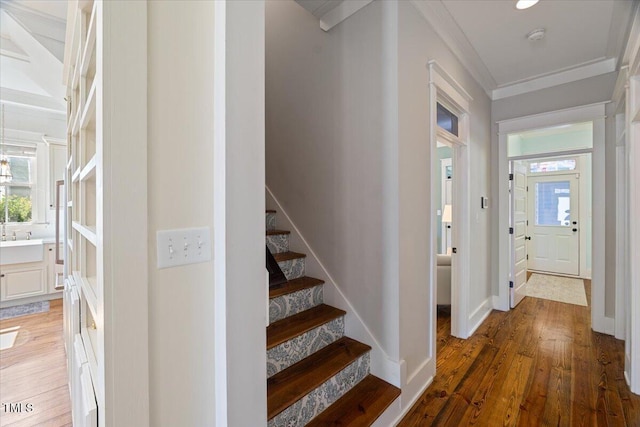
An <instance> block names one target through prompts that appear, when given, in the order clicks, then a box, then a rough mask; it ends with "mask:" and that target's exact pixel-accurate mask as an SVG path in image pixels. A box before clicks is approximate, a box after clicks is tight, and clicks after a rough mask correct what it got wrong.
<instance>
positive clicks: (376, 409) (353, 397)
mask: <svg viewBox="0 0 640 427" xmlns="http://www.w3.org/2000/svg"><path fill="white" fill-rule="evenodd" d="M399 395H400V389H398V388H397V387H394V386H392V385H391V384H389V383H387V382H385V381H383V380H381V379H380V378H378V377H375V376H373V375H368V376H367V377H365V379H363V380H362V381H360V382H359V383H358V384H356V386H355V387H353V388H352V389H351V390H349V391H348V392H347V393H346V394H345V395H344V396H342V397H341V398H340V399H338V401H337V402H335V403H334V404H333V405H331V406H329V407H328V408H327V409H325V410H324V411H323V412H322V413H320V414H319V415H318V416H317V417H315V418H314V419H312V420H311V422H310V423H309V424H307V426H306V427H329V426H349V427H367V426H370V425H371V424H373V423H374V421H375V420H376V419H378V417H379V416H380V415H381V414H382V413H383V412H384V411H385V410H386V409H387V408H388V407H389V405H391V403H392V402H393V401H394V400H395V399H396V398H397V397H398V396H399Z"/></svg>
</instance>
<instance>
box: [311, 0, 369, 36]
mask: <svg viewBox="0 0 640 427" xmlns="http://www.w3.org/2000/svg"><path fill="white" fill-rule="evenodd" d="M371 2H373V0H349V1H343V2H342V3H340V4H339V5H338V6H336V7H334V8H333V9H331V10H330V11H328V12H327V13H325V14H324V15H323V16H322V17H321V18H320V28H322V30H323V31H329V30H330V29H332V28H333V27H335V26H336V25H338V24H339V23H341V22H342V21H344V20H345V19H347V18H348V17H350V16H351V15H353V14H354V13H356V12H357V11H359V10H360V9H362V8H363V7H365V6H367V5H368V4H369V3H371Z"/></svg>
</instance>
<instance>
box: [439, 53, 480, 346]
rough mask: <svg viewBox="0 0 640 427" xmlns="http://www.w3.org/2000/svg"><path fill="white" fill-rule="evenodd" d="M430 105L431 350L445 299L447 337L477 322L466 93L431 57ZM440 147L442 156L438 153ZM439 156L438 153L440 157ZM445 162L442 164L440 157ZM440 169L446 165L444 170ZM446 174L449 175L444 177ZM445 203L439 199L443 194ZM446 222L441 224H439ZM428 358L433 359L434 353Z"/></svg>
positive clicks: (468, 331) (460, 334)
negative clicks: (472, 307) (472, 309)
mask: <svg viewBox="0 0 640 427" xmlns="http://www.w3.org/2000/svg"><path fill="white" fill-rule="evenodd" d="M429 81H430V85H429V89H430V90H429V95H430V105H431V118H430V153H431V159H432V161H431V167H432V173H431V183H432V184H431V194H432V198H431V206H432V207H433V209H432V215H431V230H432V233H431V235H432V239H433V240H432V241H431V244H432V248H433V251H432V254H431V262H432V266H433V270H432V271H433V272H434V274H433V276H432V280H431V289H432V292H433V293H432V295H433V297H434V298H433V299H432V306H431V308H432V309H433V311H432V313H433V314H432V317H431V318H432V322H433V323H432V324H433V337H434V340H433V341H432V343H433V344H434V346H433V348H435V336H436V330H435V329H436V326H438V327H439V326H440V325H437V323H438V319H437V313H438V305H440V306H442V305H445V306H446V305H447V304H445V302H449V304H448V305H449V307H450V316H448V317H449V318H448V319H447V320H446V321H447V322H448V323H449V324H450V327H448V328H449V329H450V333H451V335H453V336H455V337H458V338H467V337H468V336H469V335H470V334H471V333H472V332H473V331H472V329H475V327H476V325H477V324H478V323H479V322H478V320H477V319H476V318H475V317H473V316H470V314H469V262H470V253H469V252H470V250H469V248H470V243H469V241H470V237H469V236H470V220H469V217H470V214H469V179H470V177H469V147H468V143H469V135H470V132H469V124H470V114H469V102H470V100H471V97H470V96H469V94H468V93H467V92H466V91H465V90H464V89H463V88H462V87H461V86H460V85H459V84H458V83H457V82H456V81H455V80H454V79H452V78H451V76H449V75H448V74H447V73H446V72H445V71H444V70H443V69H442V68H440V67H439V66H438V64H437V63H436V62H434V61H430V62H429ZM439 150H440V151H441V154H439V153H438V151H439ZM439 156H442V158H440V157H439ZM445 158H448V159H449V160H447V161H445V162H444V163H441V162H440V160H444V159H445ZM443 168H444V169H443ZM447 175H449V178H447ZM443 177H444V178H443ZM443 194H444V197H445V199H444V201H445V202H447V201H449V202H450V203H442V201H443V199H442V195H443ZM443 221H444V222H443ZM432 356H434V357H435V354H433V355H432Z"/></svg>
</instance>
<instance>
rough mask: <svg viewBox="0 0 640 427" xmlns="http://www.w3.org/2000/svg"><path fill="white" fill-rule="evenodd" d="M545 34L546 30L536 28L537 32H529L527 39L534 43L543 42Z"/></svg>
mask: <svg viewBox="0 0 640 427" xmlns="http://www.w3.org/2000/svg"><path fill="white" fill-rule="evenodd" d="M544 33H545V29H544V28H536V29H535V30H531V31H529V34H527V38H528V39H529V40H531V41H532V42H535V41H538V40H542V38H543V37H544Z"/></svg>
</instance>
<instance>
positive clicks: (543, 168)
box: [529, 159, 576, 173]
mask: <svg viewBox="0 0 640 427" xmlns="http://www.w3.org/2000/svg"><path fill="white" fill-rule="evenodd" d="M575 169H576V159H562V160H546V161H543V162H531V163H530V164H529V172H531V173H540V172H557V171H572V170H575Z"/></svg>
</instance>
